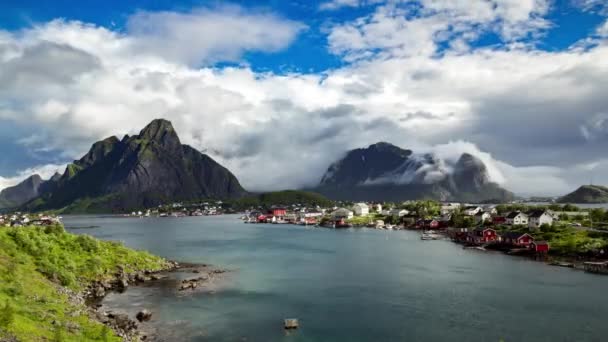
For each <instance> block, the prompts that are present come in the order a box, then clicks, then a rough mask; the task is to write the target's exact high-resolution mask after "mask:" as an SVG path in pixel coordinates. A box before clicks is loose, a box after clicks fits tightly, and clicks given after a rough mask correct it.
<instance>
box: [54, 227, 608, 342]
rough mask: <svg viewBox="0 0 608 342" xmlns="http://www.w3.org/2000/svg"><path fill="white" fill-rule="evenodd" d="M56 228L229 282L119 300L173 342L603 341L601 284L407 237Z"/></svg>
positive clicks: (605, 297)
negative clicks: (294, 325)
mask: <svg viewBox="0 0 608 342" xmlns="http://www.w3.org/2000/svg"><path fill="white" fill-rule="evenodd" d="M64 221H65V224H66V226H67V227H68V229H70V227H82V226H91V225H93V226H98V228H89V229H71V230H72V231H73V232H75V233H79V234H91V235H94V236H96V237H99V238H102V239H107V240H121V241H124V243H125V244H126V245H128V246H130V247H134V248H138V249H146V250H149V251H151V252H152V253H155V254H158V255H161V256H163V257H166V258H169V259H173V260H178V261H183V262H201V263H210V264H213V265H215V266H218V267H222V268H227V269H230V270H234V272H232V273H231V274H230V275H229V281H226V285H225V286H223V287H221V288H220V289H219V290H218V291H217V292H215V293H213V294H209V293H199V294H195V295H193V296H182V297H178V296H175V295H174V294H173V292H171V291H152V290H145V289H144V290H142V289H139V290H138V289H131V290H129V291H127V293H126V294H125V295H123V296H124V297H122V298H129V300H137V301H139V302H138V303H137V304H139V305H143V306H144V307H148V308H152V310H153V311H154V313H155V319H157V320H160V321H163V322H173V323H174V324H175V326H176V327H179V328H178V329H179V333H180V334H181V335H180V336H181V337H179V339H180V340H187V341H294V342H295V341H499V340H501V339H504V340H505V341H506V342H509V341H605V338H606V336H607V335H608V277H606V276H597V275H591V274H586V273H583V272H579V271H574V270H571V269H564V268H558V267H549V266H546V265H544V264H542V263H538V262H533V261H529V260H526V259H523V258H517V257H510V256H506V255H503V254H499V253H484V252H480V251H475V250H463V249H462V247H461V246H459V245H457V244H454V243H452V242H449V241H421V240H420V239H419V235H418V234H417V233H415V232H411V231H379V230H369V229H347V230H332V229H323V228H304V227H299V226H291V225H252V224H243V223H242V222H241V221H239V220H238V219H237V217H236V216H229V215H227V216H217V217H190V218H179V219H172V218H148V219H138V218H111V217H91V216H87V217H84V216H78V217H66V218H65V219H64ZM146 291H148V292H146ZM121 300H122V299H121ZM125 300H126V299H125ZM289 317H297V318H299V319H300V324H301V328H300V329H299V330H298V331H295V332H290V333H286V332H285V331H284V330H283V329H282V320H283V319H284V318H289Z"/></svg>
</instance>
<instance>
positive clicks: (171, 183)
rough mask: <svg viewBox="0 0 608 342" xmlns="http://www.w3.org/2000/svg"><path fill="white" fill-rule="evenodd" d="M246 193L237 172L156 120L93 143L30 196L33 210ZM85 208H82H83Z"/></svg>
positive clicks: (107, 207) (121, 206)
mask: <svg viewBox="0 0 608 342" xmlns="http://www.w3.org/2000/svg"><path fill="white" fill-rule="evenodd" d="M244 194H246V192H245V190H244V189H243V188H242V187H241V185H240V183H239V181H238V180H237V179H236V177H235V176H234V175H233V174H232V173H231V172H230V171H229V170H227V169H226V168H224V167H223V166H221V165H220V164H218V163H217V162H215V161H214V160H213V159H212V158H210V157H209V156H207V155H205V154H202V153H200V152H198V151H197V150H195V149H194V148H192V147H190V146H187V145H182V144H181V142H180V140H179V137H178V136H177V133H176V132H175V130H174V129H173V126H172V125H171V123H170V122H169V121H166V120H161V119H159V120H154V121H152V122H151V123H150V124H149V125H148V126H146V127H145V128H144V129H143V130H142V131H141V132H140V133H139V134H138V135H135V136H131V137H129V136H125V137H124V138H123V139H122V140H118V139H117V138H116V137H110V138H107V139H104V140H102V141H99V142H96V143H94V144H93V146H92V147H91V149H90V150H89V152H88V153H87V154H86V155H85V156H83V157H82V158H81V159H80V160H77V161H74V162H73V163H72V164H70V165H68V167H67V168H66V171H65V173H64V174H63V175H62V176H61V177H60V178H59V179H56V180H55V182H54V183H53V184H52V190H51V191H48V192H47V193H44V194H42V195H41V196H40V197H38V198H36V199H35V200H33V201H31V202H30V203H28V204H27V206H28V207H29V208H30V209H32V210H41V209H59V208H64V207H66V206H70V205H74V204H77V206H78V204H82V203H85V202H86V203H85V205H84V206H85V207H87V208H88V207H91V206H92V208H89V209H92V210H101V211H122V210H129V209H131V208H136V207H143V206H146V207H149V206H155V205H158V204H160V203H166V202H172V201H182V200H196V199H203V198H214V199H223V198H236V197H240V196H242V195H244ZM87 208H82V206H80V209H84V210H83V211H87Z"/></svg>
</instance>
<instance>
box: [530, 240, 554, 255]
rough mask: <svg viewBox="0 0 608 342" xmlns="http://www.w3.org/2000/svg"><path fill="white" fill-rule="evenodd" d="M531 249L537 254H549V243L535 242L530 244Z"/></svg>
mask: <svg viewBox="0 0 608 342" xmlns="http://www.w3.org/2000/svg"><path fill="white" fill-rule="evenodd" d="M530 248H531V249H532V250H533V251H535V252H536V253H547V252H549V243H548V242H547V241H534V242H532V243H531V244H530Z"/></svg>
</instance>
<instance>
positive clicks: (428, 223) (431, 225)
mask: <svg viewBox="0 0 608 342" xmlns="http://www.w3.org/2000/svg"><path fill="white" fill-rule="evenodd" d="M416 228H418V229H437V228H439V221H437V220H418V222H416Z"/></svg>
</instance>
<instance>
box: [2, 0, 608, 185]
mask: <svg viewBox="0 0 608 342" xmlns="http://www.w3.org/2000/svg"><path fill="white" fill-rule="evenodd" d="M0 84H2V87H0V189H1V188H4V187H7V186H10V185H13V184H16V183H17V182H19V181H20V180H22V179H24V178H25V177H27V176H28V175H30V174H32V173H39V174H41V175H42V176H43V177H50V175H52V173H54V172H55V171H59V172H63V169H64V168H65V165H66V164H67V163H69V162H71V161H72V160H74V159H79V158H80V157H81V156H82V155H83V154H84V153H85V152H86V151H87V150H88V149H89V148H90V146H91V144H92V143H93V142H95V141H97V140H100V139H103V138H106V137H108V136H112V135H116V136H119V137H122V135H124V134H134V133H137V132H138V131H139V130H141V128H143V127H144V126H145V125H146V124H147V123H148V122H150V121H151V120H153V119H155V118H165V119H168V120H171V121H172V122H173V125H174V126H175V128H176V130H177V132H178V134H179V135H180V138H181V140H182V142H183V143H185V144H189V145H191V146H193V147H195V148H197V149H199V150H201V151H203V152H205V153H208V154H209V155H210V156H212V157H213V158H214V159H216V160H217V161H218V162H220V163H222V164H223V165H225V166H226V167H228V168H229V169H230V170H231V171H233V173H235V175H236V176H237V177H238V178H239V180H240V181H241V183H242V184H243V186H244V187H246V188H247V189H248V190H252V191H264V190H278V189H286V188H301V187H308V186H313V185H315V184H317V183H318V182H319V180H320V179H321V177H322V175H323V173H324V171H325V170H326V169H327V167H328V166H329V164H331V163H332V162H334V161H335V160H337V159H339V158H341V157H342V156H343V155H344V154H345V153H346V151H348V150H350V149H352V148H358V147H365V146H367V145H370V144H373V143H375V142H378V141H387V142H390V143H393V144H395V145H398V146H400V147H402V148H408V149H411V150H414V151H416V152H420V153H427V152H432V153H436V154H437V155H439V156H441V157H442V158H445V159H446V160H450V159H451V160H455V159H457V158H458V157H459V156H460V154H462V153H464V152H468V153H471V154H474V155H476V156H478V157H479V158H481V159H482V160H483V161H484V162H485V163H486V164H487V166H488V168H489V170H490V176H491V178H492V180H494V181H496V182H498V183H500V184H501V185H503V186H504V187H505V188H507V189H509V190H511V191H513V192H515V193H516V194H519V195H524V196H530V195H548V196H556V195H560V194H564V193H567V192H569V191H572V190H574V189H575V188H577V187H578V186H580V185H582V184H588V183H593V184H604V185H608V153H607V152H606V150H607V147H608V96H607V95H608V1H605V0H416V1H402V0H388V1H382V0H324V1H304V0H291V1H290V0H284V1H280V0H275V1H244V0H243V1H232V2H227V1H195V0H188V1H169V0H154V1H150V0H148V1H144V0H131V1H128V0H123V1H108V0H105V1H96V0H81V1H67V0H55V1H40V0H18V1H17V0H8V1H2V3H1V4H0Z"/></svg>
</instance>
